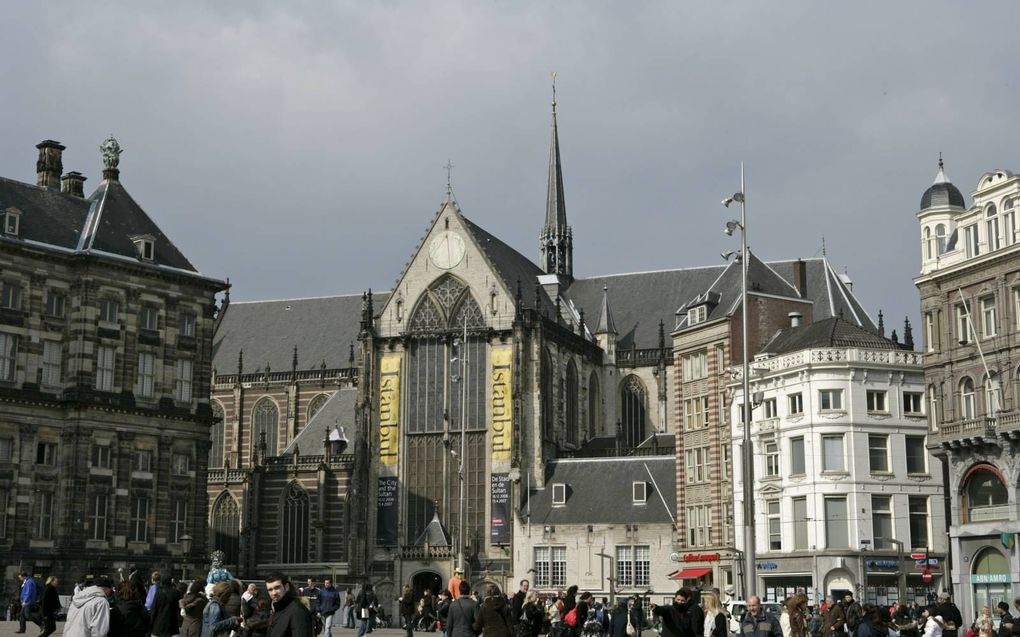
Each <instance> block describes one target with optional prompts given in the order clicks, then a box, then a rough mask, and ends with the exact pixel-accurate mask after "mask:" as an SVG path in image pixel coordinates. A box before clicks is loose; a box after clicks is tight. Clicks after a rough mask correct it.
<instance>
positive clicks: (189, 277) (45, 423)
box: [0, 142, 226, 592]
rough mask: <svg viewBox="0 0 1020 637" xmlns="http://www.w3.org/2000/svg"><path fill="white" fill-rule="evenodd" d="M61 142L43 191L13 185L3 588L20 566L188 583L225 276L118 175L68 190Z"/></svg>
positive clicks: (2, 457) (3, 312) (1, 454)
mask: <svg viewBox="0 0 1020 637" xmlns="http://www.w3.org/2000/svg"><path fill="white" fill-rule="evenodd" d="M114 143H115V142H114ZM62 150H63V147H62V146H60V145H59V144H56V142H44V143H43V144H40V161H39V172H40V176H39V180H38V181H39V183H40V184H41V185H39V186H36V185H30V184H24V183H19V182H15V181H13V180H0V182H2V187H0V214H2V215H3V216H4V222H5V223H4V230H5V232H4V233H3V235H2V236H0V272H2V275H0V279H2V287H3V295H2V296H3V300H2V303H0V306H2V307H0V350H2V361H0V368H2V369H0V401H2V402H3V404H4V406H3V409H2V412H3V415H2V416H0V513H2V516H3V517H2V519H0V537H2V540H0V555H2V556H3V560H4V563H5V564H7V571H6V572H5V581H6V582H8V587H10V586H12V584H11V582H14V581H15V578H14V572H15V571H17V570H21V569H24V570H28V571H29V572H34V573H36V574H40V575H48V574H54V575H57V576H58V577H60V578H61V579H62V580H64V581H67V582H71V581H73V580H76V579H77V578H78V577H81V576H84V575H85V574H87V573H96V574H99V573H109V574H114V573H115V571H116V570H117V569H119V568H125V569H128V570H130V569H132V568H140V569H143V570H153V569H163V570H166V571H172V572H174V573H176V574H177V575H178V576H180V574H181V573H182V571H187V570H188V569H189V566H193V565H197V564H198V563H203V562H205V559H204V558H203V557H202V556H203V555H204V554H205V552H206V548H207V544H206V516H205V514H206V509H207V505H206V489H205V481H206V469H207V459H208V451H209V442H208V441H209V427H210V425H211V424H212V423H213V414H212V410H211V409H210V405H209V389H210V363H211V361H212V335H213V331H214V324H215V320H216V319H215V315H216V299H215V295H216V294H217V292H219V291H222V290H224V289H225V288H226V284H224V283H223V282H221V281H217V280H214V279H210V278H207V277H204V276H202V275H201V274H199V273H198V272H197V271H195V270H194V268H193V267H191V266H190V264H189V263H187V261H186V260H185V259H183V257H182V256H181V255H180V253H179V252H178V251H177V249H176V247H175V246H173V244H172V243H170V242H169V240H168V239H167V238H166V237H165V236H163V235H162V233H160V232H159V231H158V228H155V225H154V224H153V223H152V221H151V220H150V219H149V218H148V217H147V216H146V215H145V213H144V212H143V211H142V210H141V208H139V207H138V206H137V204H135V203H134V201H133V200H131V199H130V197H129V196H127V195H126V192H125V191H124V190H123V186H121V185H120V183H119V181H118V180H117V175H116V170H113V173H112V174H109V175H108V177H107V179H105V180H104V181H103V182H102V184H101V185H100V187H99V189H98V190H97V193H96V194H94V195H92V196H91V197H90V198H88V199H85V198H83V197H82V196H81V194H80V192H79V191H78V190H77V189H73V188H71V189H67V190H66V191H65V192H59V191H58V190H56V187H59V184H60V180H59V179H53V174H43V173H55V174H56V175H57V177H59V170H60V166H61V162H60V152H61V151H62ZM107 172H108V173H109V172H110V171H109V170H108V171H107ZM76 174H77V173H76ZM73 181H77V182H80V181H84V179H80V180H75V179H65V180H64V184H65V187H66V186H68V185H69V183H70V182H73ZM79 185H80V183H79ZM12 216H15V217H17V219H16V220H13V219H11V217H12ZM143 241H147V242H149V243H148V251H147V252H146V251H144V250H143V249H144V247H145V246H144V245H143ZM8 592H10V591H8Z"/></svg>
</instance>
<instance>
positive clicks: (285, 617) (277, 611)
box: [266, 572, 314, 637]
mask: <svg viewBox="0 0 1020 637" xmlns="http://www.w3.org/2000/svg"><path fill="white" fill-rule="evenodd" d="M266 590H268V591H269V599H271V600H272V601H273V614H272V616H271V617H270V619H269V637H313V635H314V631H313V629H312V626H313V624H312V613H311V611H309V610H308V609H307V608H305V605H304V604H303V603H301V600H299V599H298V598H297V595H295V594H294V591H293V589H291V585H290V579H288V578H287V576H286V575H284V574H283V573H279V572H276V573H270V574H269V575H267V576H266Z"/></svg>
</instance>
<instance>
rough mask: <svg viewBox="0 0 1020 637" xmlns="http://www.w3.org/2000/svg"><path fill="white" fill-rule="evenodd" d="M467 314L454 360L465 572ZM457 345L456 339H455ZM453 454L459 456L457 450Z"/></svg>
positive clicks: (460, 548)
mask: <svg viewBox="0 0 1020 637" xmlns="http://www.w3.org/2000/svg"><path fill="white" fill-rule="evenodd" d="M467 326H468V321H467V316H465V317H464V332H463V335H462V338H461V339H460V346H459V347H458V348H457V349H458V351H457V356H456V357H455V358H454V359H453V361H452V362H458V361H459V362H460V378H459V379H456V380H459V382H460V392H461V393H460V457H459V458H457V460H458V465H457V474H458V475H459V476H460V511H459V512H458V516H457V567H458V568H459V569H461V572H464V540H465V537H466V534H465V533H464V525H465V524H466V520H467V516H466V514H465V506H466V504H467V499H466V498H465V497H464V496H465V493H464V492H465V490H466V488H467V480H466V476H465V475H464V452H465V451H466V450H467V400H468V384H467ZM454 344H455V345H456V344H457V343H456V340H455V341H454ZM451 454H452V455H453V456H454V457H457V454H456V452H452V451H451Z"/></svg>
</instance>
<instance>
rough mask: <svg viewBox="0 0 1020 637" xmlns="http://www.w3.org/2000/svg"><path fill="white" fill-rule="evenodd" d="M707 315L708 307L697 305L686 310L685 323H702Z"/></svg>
mask: <svg viewBox="0 0 1020 637" xmlns="http://www.w3.org/2000/svg"><path fill="white" fill-rule="evenodd" d="M707 316H708V308H707V307H706V306H704V305H699V306H698V307H692V308H691V309H689V310H687V324H688V325H697V324H698V323H704V322H705V318H706V317H707Z"/></svg>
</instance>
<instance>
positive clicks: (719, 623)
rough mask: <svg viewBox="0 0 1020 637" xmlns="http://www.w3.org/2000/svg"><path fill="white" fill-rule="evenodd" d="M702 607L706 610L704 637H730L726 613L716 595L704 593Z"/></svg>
mask: <svg viewBox="0 0 1020 637" xmlns="http://www.w3.org/2000/svg"><path fill="white" fill-rule="evenodd" d="M701 605H702V607H703V608H704V609H705V626H704V637H729V628H728V627H727V626H726V613H725V612H724V611H723V607H722V604H720V603H719V598H718V597H716V596H715V593H702V594H701Z"/></svg>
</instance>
